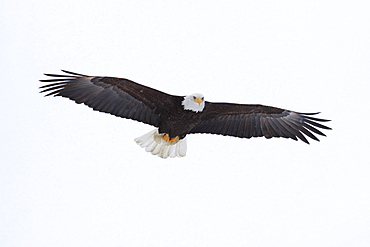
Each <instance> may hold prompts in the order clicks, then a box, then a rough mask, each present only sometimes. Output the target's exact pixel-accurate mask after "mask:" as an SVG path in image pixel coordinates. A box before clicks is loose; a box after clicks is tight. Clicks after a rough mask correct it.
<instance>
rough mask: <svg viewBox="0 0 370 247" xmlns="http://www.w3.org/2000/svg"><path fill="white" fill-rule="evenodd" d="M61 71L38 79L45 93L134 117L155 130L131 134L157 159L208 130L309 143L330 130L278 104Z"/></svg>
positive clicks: (182, 149)
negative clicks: (214, 98) (219, 99)
mask: <svg viewBox="0 0 370 247" xmlns="http://www.w3.org/2000/svg"><path fill="white" fill-rule="evenodd" d="M62 71H63V72H65V73H66V74H65V75H57V74H45V75H46V76H50V77H52V78H53V79H46V80H40V81H41V82H48V83H50V84H47V85H44V86H41V87H40V88H41V89H42V91H41V92H45V93H47V94H46V96H49V95H53V96H62V97H66V98H69V99H71V100H73V101H75V102H76V103H77V104H81V103H83V104H85V105H87V106H89V107H91V108H93V109H94V110H97V111H101V112H106V113H110V114H112V115H115V116H118V117H123V118H128V119H133V120H137V121H140V122H143V123H146V124H150V125H153V126H155V127H157V129H155V130H153V131H151V132H149V133H147V134H145V135H143V136H141V137H139V138H137V139H135V141H136V142H137V143H138V144H139V145H140V146H141V147H144V148H145V150H146V151H148V152H150V153H152V154H154V155H158V156H159V157H161V158H168V157H183V156H185V155H186V139H185V136H186V135H187V134H194V133H210V134H219V135H225V136H235V137H241V138H251V137H261V136H264V137H266V138H272V137H283V138H291V139H293V140H298V139H300V140H302V141H303V142H305V143H309V142H308V140H307V138H306V137H305V136H308V137H310V138H311V139H313V140H316V141H319V139H318V138H317V137H316V136H315V135H314V134H318V135H322V136H325V134H324V133H322V132H321V131H320V130H319V129H330V128H329V127H327V126H325V125H323V124H321V123H320V122H327V121H330V120H325V119H320V118H316V117H312V115H316V114H318V113H299V112H295V111H289V110H285V109H281V108H276V107H271V106H264V105H250V104H233V103H213V102H208V101H205V100H204V97H203V95H202V94H199V93H196V94H192V95H187V96H176V95H170V94H167V93H164V92H161V91H158V90H156V89H153V88H150V87H147V86H144V85H141V84H138V83H136V82H133V81H131V80H128V79H123V78H116V77H105V76H87V75H82V74H77V73H73V72H69V71H65V70H62Z"/></svg>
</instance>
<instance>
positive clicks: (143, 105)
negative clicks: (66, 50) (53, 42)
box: [40, 70, 178, 127]
mask: <svg viewBox="0 0 370 247" xmlns="http://www.w3.org/2000/svg"><path fill="white" fill-rule="evenodd" d="M62 71H63V72H65V73H67V74H66V75H55V74H45V75H47V76H50V77H53V79H47V80H40V81H41V82H51V84H47V85H44V86H42V87H40V88H41V89H43V90H42V91H41V92H48V94H47V95H45V96H49V95H53V96H62V97H66V98H69V99H71V100H73V101H75V102H76V103H77V104H81V103H83V104H85V105H87V106H89V107H91V108H93V109H94V110H96V111H100V112H106V113H110V114H112V115H115V116H118V117H123V118H129V119H133V120H137V121H140V122H143V123H147V124H151V125H154V126H156V127H158V125H159V113H160V112H161V111H163V110H164V109H166V108H168V107H171V104H172V102H173V101H172V98H173V97H178V96H173V95H169V94H166V93H163V92H160V91H158V90H156V89H153V88H150V87H146V86H143V85H140V84H138V83H135V82H133V81H130V80H128V79H123V78H115V77H98V76H87V75H82V74H77V73H73V72H69V71H65V70H62Z"/></svg>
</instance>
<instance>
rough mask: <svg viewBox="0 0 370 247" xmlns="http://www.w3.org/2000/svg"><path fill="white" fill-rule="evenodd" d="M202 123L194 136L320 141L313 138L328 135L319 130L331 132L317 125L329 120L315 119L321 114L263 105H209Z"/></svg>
mask: <svg viewBox="0 0 370 247" xmlns="http://www.w3.org/2000/svg"><path fill="white" fill-rule="evenodd" d="M202 114H203V116H202V120H201V121H200V123H199V124H198V125H197V126H195V127H194V128H193V130H192V131H191V133H212V134H220V135H228V136H235V137H242V138H251V137H261V136H264V137H265V138H272V137H283V138H290V139H293V140H296V141H297V140H298V139H300V140H301V141H303V142H305V143H308V144H309V141H308V140H307V138H306V136H307V137H309V138H311V139H313V140H316V141H319V139H318V138H317V137H316V136H315V135H314V134H318V135H322V136H325V135H324V134H323V133H322V132H321V131H320V130H318V128H321V129H328V130H329V129H331V128H329V127H327V126H325V125H323V124H320V123H318V122H327V121H330V120H326V119H320V118H315V117H312V115H316V114H318V113H299V112H294V111H289V110H285V109H281V108H276V107H271V106H263V105H242V104H229V103H211V102H206V107H205V109H204V110H203V113H202Z"/></svg>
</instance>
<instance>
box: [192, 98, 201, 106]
mask: <svg viewBox="0 0 370 247" xmlns="http://www.w3.org/2000/svg"><path fill="white" fill-rule="evenodd" d="M194 101H195V102H197V103H198V105H200V103H202V102H203V99H202V98H201V97H197V98H196V99H195V100H194Z"/></svg>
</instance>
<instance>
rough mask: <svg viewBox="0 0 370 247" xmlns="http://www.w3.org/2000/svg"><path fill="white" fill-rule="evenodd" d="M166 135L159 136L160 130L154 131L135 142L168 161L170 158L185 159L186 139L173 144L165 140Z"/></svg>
mask: <svg viewBox="0 0 370 247" xmlns="http://www.w3.org/2000/svg"><path fill="white" fill-rule="evenodd" d="M163 136H164V134H158V130H157V129H155V130H152V131H150V132H149V133H146V134H145V135H142V136H140V137H138V138H136V139H135V142H136V143H137V144H138V145H139V146H140V147H142V148H145V151H147V152H150V153H151V154H153V155H158V156H159V157H161V158H163V159H166V158H168V157H171V158H174V157H184V156H185V155H186V139H181V140H177V141H175V142H173V143H170V142H167V141H165V140H163V139H162V138H163Z"/></svg>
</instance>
